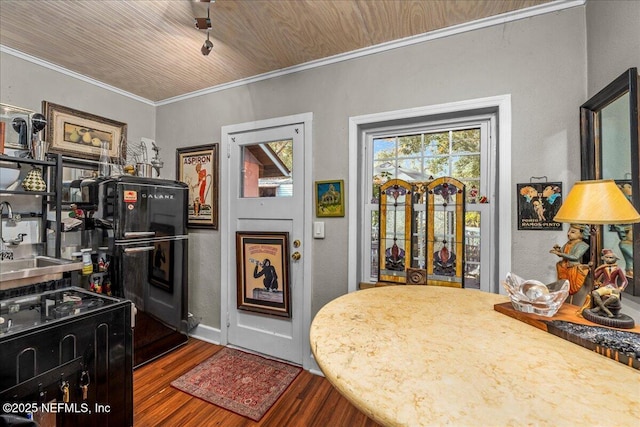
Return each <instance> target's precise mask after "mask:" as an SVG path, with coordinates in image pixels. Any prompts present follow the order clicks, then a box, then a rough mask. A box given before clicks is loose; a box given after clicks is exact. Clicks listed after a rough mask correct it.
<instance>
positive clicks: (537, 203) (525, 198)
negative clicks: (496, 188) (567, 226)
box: [516, 182, 562, 230]
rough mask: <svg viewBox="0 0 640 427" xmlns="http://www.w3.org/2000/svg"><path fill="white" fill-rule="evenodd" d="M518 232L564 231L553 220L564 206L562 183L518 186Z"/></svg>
mask: <svg viewBox="0 0 640 427" xmlns="http://www.w3.org/2000/svg"><path fill="white" fill-rule="evenodd" d="M516 186H517V192H518V194H517V197H518V230H562V223H560V222H556V221H554V220H553V217H555V216H556V213H558V209H560V206H561V205H562V183H561V182H538V183H526V184H516Z"/></svg>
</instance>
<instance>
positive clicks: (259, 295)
mask: <svg viewBox="0 0 640 427" xmlns="http://www.w3.org/2000/svg"><path fill="white" fill-rule="evenodd" d="M288 248H289V233H285V232H276V233H269V232H245V231H238V232H236V252H237V253H236V263H237V275H238V283H237V291H238V292H237V293H238V309H239V310H247V311H254V312H258V313H263V314H270V315H274V316H280V317H291V306H290V294H289V249H288Z"/></svg>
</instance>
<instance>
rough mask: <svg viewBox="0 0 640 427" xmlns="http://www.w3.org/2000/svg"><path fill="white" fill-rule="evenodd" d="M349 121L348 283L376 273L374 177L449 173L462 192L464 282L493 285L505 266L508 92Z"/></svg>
mask: <svg viewBox="0 0 640 427" xmlns="http://www.w3.org/2000/svg"><path fill="white" fill-rule="evenodd" d="M349 121H350V129H349V144H350V145H349V156H350V159H357V161H353V162H350V170H349V191H348V193H349V195H350V196H349V208H348V209H349V212H354V213H356V214H354V215H353V216H351V215H350V218H349V225H350V228H349V261H348V265H349V291H354V290H357V289H358V283H362V282H369V283H371V282H375V281H376V280H377V278H376V276H377V262H378V242H377V237H378V234H377V227H378V224H377V221H378V195H377V194H376V186H375V185H374V183H375V182H384V180H388V179H391V178H400V179H404V180H406V181H409V182H411V181H425V180H428V179H429V178H430V177H434V178H437V177H440V176H452V177H454V178H457V179H459V180H460V181H463V182H464V183H465V185H466V193H467V203H466V205H465V208H466V213H465V223H466V231H465V243H466V248H465V254H464V255H463V256H464V258H465V262H466V265H465V287H471V288H473V287H476V288H480V289H481V290H484V291H488V292H498V288H499V277H505V276H506V273H507V272H508V271H510V269H511V208H510V204H511V197H512V195H511V191H510V189H511V171H510V166H509V165H510V161H511V98H510V96H509V95H502V96H496V97H491V98H481V99H476V100H468V101H461V102H455V103H450V104H441V105H434V106H427V107H420V108H413V109H408V110H399V111H391V112H385V113H375V114H370V115H365V116H358V117H351V118H350V119H349ZM498 122H499V124H498ZM498 148H499V149H498ZM498 165H502V168H498ZM469 199H474V200H469ZM498 201H499V202H500V203H498ZM419 215H420V213H419ZM498 224H499V227H498ZM418 265H419V264H418Z"/></svg>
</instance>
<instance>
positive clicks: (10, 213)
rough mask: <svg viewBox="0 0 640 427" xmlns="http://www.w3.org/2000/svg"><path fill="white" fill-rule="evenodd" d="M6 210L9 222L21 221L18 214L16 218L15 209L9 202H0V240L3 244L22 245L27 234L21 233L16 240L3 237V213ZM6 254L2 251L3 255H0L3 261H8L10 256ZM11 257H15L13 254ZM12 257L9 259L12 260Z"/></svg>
mask: <svg viewBox="0 0 640 427" xmlns="http://www.w3.org/2000/svg"><path fill="white" fill-rule="evenodd" d="M4 208H7V220H8V221H13V222H16V221H17V220H18V219H19V216H18V215H17V214H16V217H17V218H14V215H13V209H12V208H11V204H9V202H7V201H6V200H5V201H4V202H0V240H1V241H2V243H8V244H10V245H19V244H20V243H22V239H23V238H24V236H26V233H19V234H18V236H17V237H15V238H14V239H7V240H5V238H4V237H3V236H2V212H3V211H4ZM3 246H4V245H3ZM5 252H7V251H2V253H1V254H0V257H1V258H2V259H7V258H6V257H8V256H9V255H8V254H6V253H5ZM8 252H11V251H8ZM11 256H12V257H13V252H11ZM12 257H11V258H8V259H12Z"/></svg>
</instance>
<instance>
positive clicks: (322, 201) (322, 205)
mask: <svg viewBox="0 0 640 427" xmlns="http://www.w3.org/2000/svg"><path fill="white" fill-rule="evenodd" d="M316 216H318V217H323V216H344V181H343V180H341V179H339V180H333V181H316Z"/></svg>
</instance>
